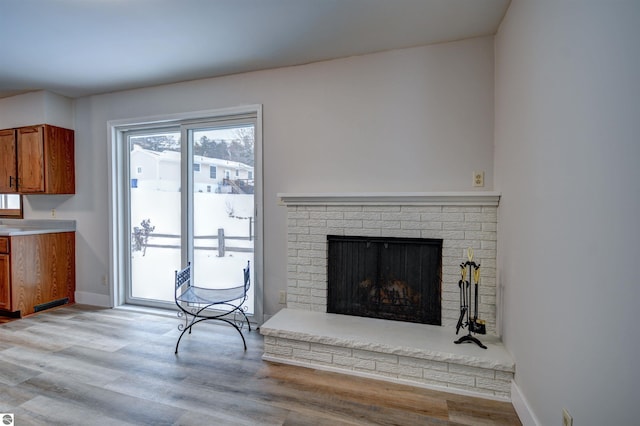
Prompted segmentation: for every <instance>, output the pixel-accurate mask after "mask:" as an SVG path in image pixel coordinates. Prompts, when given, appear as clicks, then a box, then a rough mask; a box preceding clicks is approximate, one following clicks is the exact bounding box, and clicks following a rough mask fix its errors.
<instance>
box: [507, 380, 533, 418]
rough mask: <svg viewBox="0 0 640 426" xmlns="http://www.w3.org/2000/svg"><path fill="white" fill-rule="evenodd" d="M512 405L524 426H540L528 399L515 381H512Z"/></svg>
mask: <svg viewBox="0 0 640 426" xmlns="http://www.w3.org/2000/svg"><path fill="white" fill-rule="evenodd" d="M511 403H512V404H513V408H515V410H516V413H518V417H520V421H521V422H522V426H540V422H539V421H538V419H537V418H536V416H535V414H533V411H532V410H531V407H530V406H529V403H528V402H527V399H526V398H525V397H524V395H523V394H522V392H521V391H520V388H519V387H518V385H516V382H515V381H513V380H512V381H511Z"/></svg>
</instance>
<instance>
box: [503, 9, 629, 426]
mask: <svg viewBox="0 0 640 426" xmlns="http://www.w3.org/2000/svg"><path fill="white" fill-rule="evenodd" d="M638 23H640V3H639V2H637V1H624V0H617V1H613V2H601V1H600V2H599V1H586V2H577V1H574V2H571V1H563V2H556V1H539V0H512V3H511V6H510V7H509V10H508V12H507V15H506V17H505V19H504V21H503V23H502V25H501V28H500V30H499V32H498V35H497V36H496V77H495V79H496V98H495V99H496V101H495V102H496V111H495V133H496V138H495V175H496V178H495V179H496V184H495V189H496V190H497V191H500V192H502V198H501V200H500V208H499V219H498V225H499V229H498V249H499V251H498V265H499V271H498V274H499V285H501V286H502V287H503V306H504V312H503V313H504V316H503V318H504V321H503V331H504V333H503V337H504V342H505V344H506V346H507V348H508V349H509V350H510V351H511V353H512V354H513V356H514V358H515V361H516V376H515V377H516V378H515V380H516V384H517V386H518V388H519V389H520V391H521V393H522V395H523V396H524V398H525V401H526V402H528V404H529V406H530V408H531V410H532V412H533V416H534V417H536V418H537V419H538V421H539V422H540V424H541V425H554V424H556V425H557V424H561V421H562V420H561V419H562V415H561V412H562V407H566V408H567V409H568V410H569V411H570V413H571V414H572V415H573V418H574V424H575V425H580V426H587V425H605V424H606V425H614V424H615V425H623V424H624V425H630V424H637V423H638V414H637V408H638V402H640V392H639V391H638V383H640V368H639V367H638V357H637V355H638V350H637V348H638V347H639V346H638V345H639V339H638V338H639V337H640V332H639V331H638V330H639V328H638V300H640V285H639V281H638V267H637V263H638V260H639V259H640V244H639V241H640V226H638V223H637V221H638V213H639V212H640V184H639V182H640V173H639V172H638V160H640V140H639V139H638V135H640V115H639V111H640V80H639V79H638V76H640V54H639V52H640V50H639V49H638V40H640V25H638Z"/></svg>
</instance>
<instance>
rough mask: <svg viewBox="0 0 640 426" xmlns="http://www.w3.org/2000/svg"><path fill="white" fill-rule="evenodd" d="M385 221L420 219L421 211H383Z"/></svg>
mask: <svg viewBox="0 0 640 426" xmlns="http://www.w3.org/2000/svg"><path fill="white" fill-rule="evenodd" d="M382 220H383V221H398V220H399V221H419V220H420V213H403V212H397V213H382Z"/></svg>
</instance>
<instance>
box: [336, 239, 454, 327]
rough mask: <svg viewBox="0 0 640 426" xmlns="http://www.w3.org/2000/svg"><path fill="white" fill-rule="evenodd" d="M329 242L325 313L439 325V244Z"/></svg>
mask: <svg viewBox="0 0 640 426" xmlns="http://www.w3.org/2000/svg"><path fill="white" fill-rule="evenodd" d="M327 243H328V261H327V264H328V271H327V278H328V288H327V312H329V313H337V314H344V315H355V316H362V317H370V318H380V319H387V320H395V321H406V322H416V323H422V324H432V325H441V315H440V310H441V307H440V306H441V283H442V278H441V277H442V240H441V239H422V238H392V237H387V238H381V237H378V238H376V237H358V236H337V235H328V236H327Z"/></svg>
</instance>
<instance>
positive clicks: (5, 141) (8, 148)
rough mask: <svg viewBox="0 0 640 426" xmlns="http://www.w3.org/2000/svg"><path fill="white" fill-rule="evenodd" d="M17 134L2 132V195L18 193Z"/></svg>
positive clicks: (0, 151) (0, 133)
mask: <svg viewBox="0 0 640 426" xmlns="http://www.w3.org/2000/svg"><path fill="white" fill-rule="evenodd" d="M16 176H17V175H16V132H15V130H13V129H7V130H0V193H2V194H7V193H12V192H17V181H16Z"/></svg>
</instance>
